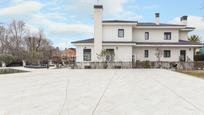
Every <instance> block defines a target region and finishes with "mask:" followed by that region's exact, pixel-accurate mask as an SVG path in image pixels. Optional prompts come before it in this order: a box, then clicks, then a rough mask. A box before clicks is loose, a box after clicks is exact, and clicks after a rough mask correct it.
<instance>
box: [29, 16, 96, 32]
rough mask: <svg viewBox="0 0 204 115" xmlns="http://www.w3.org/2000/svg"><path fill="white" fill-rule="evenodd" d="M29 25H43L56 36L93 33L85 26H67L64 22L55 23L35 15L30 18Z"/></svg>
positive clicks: (91, 29) (90, 27) (89, 27)
mask: <svg viewBox="0 0 204 115" xmlns="http://www.w3.org/2000/svg"><path fill="white" fill-rule="evenodd" d="M31 23H33V25H34V24H38V25H43V26H44V27H47V28H48V29H49V30H50V31H51V32H54V33H56V34H70V33H75V34H79V33H81V34H82V33H90V34H91V33H93V27H92V26H91V25H87V24H68V23H64V22H55V21H52V20H50V19H49V18H47V17H46V16H44V15H41V14H36V15H33V16H32V19H31Z"/></svg>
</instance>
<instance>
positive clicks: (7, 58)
mask: <svg viewBox="0 0 204 115" xmlns="http://www.w3.org/2000/svg"><path fill="white" fill-rule="evenodd" d="M14 61H15V57H14V56H12V55H10V54H0V64H1V62H4V63H6V64H7V65H9V64H11V63H12V62H14Z"/></svg>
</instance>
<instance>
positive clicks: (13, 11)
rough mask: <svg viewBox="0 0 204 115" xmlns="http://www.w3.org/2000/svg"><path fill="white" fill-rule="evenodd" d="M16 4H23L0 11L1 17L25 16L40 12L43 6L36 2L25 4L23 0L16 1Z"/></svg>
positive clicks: (26, 2)
mask: <svg viewBox="0 0 204 115" xmlns="http://www.w3.org/2000/svg"><path fill="white" fill-rule="evenodd" d="M14 2H22V3H21V4H18V5H14V6H10V7H7V8H2V9H0V11H1V12H0V15H1V16H11V15H25V14H29V13H32V12H35V11H39V10H40V9H41V8H42V6H43V5H42V4H41V3H40V2H36V1H24V2H23V0H15V1H14Z"/></svg>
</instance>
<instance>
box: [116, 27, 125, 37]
mask: <svg viewBox="0 0 204 115" xmlns="http://www.w3.org/2000/svg"><path fill="white" fill-rule="evenodd" d="M124 37H125V29H118V38H124Z"/></svg>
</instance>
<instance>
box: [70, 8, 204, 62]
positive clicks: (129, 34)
mask: <svg viewBox="0 0 204 115" xmlns="http://www.w3.org/2000/svg"><path fill="white" fill-rule="evenodd" d="M187 18H188V17H187V16H182V17H181V23H180V24H166V23H160V14H159V13H156V14H155V21H154V22H150V23H149V22H148V23H146V22H138V21H125V20H103V6H102V5H94V38H92V39H85V40H81V41H75V42H72V44H74V45H75V46H76V61H77V62H100V61H101V60H99V59H98V58H97V57H98V56H97V54H100V53H101V51H102V50H104V49H105V50H108V51H110V52H113V53H114V56H111V58H108V61H113V62H132V61H135V60H139V61H146V60H148V61H165V62H179V61H183V62H185V61H188V62H189V61H194V57H193V56H194V48H199V47H202V46H203V44H201V43H194V42H190V41H188V33H189V32H191V31H193V30H194V29H195V28H194V27H187ZM158 57H159V58H158Z"/></svg>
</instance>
